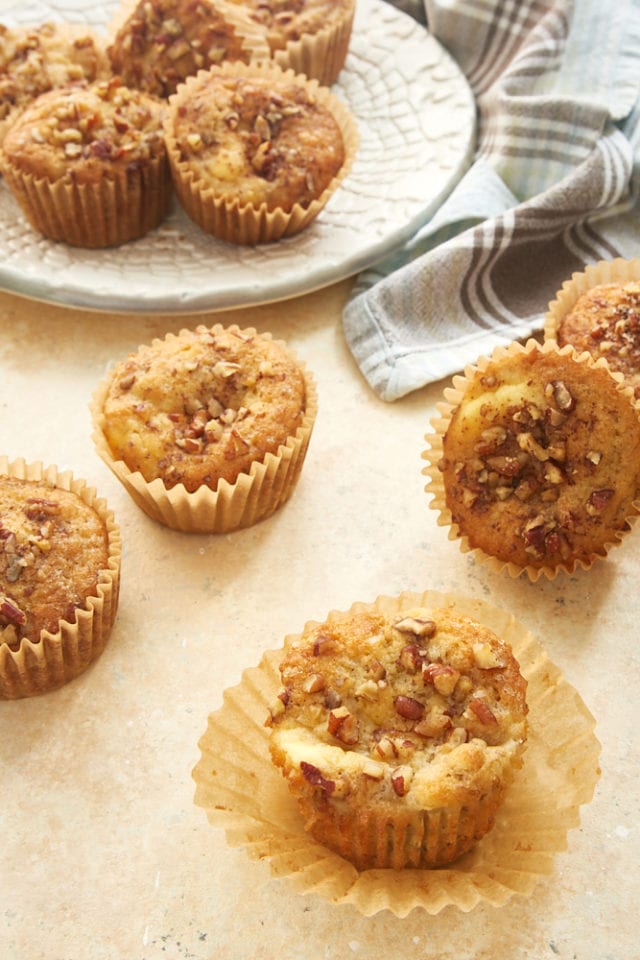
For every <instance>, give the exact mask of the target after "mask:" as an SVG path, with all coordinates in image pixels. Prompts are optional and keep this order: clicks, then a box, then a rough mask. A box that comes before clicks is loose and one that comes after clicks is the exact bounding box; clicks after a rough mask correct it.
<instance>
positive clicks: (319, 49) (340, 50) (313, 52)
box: [273, 3, 355, 86]
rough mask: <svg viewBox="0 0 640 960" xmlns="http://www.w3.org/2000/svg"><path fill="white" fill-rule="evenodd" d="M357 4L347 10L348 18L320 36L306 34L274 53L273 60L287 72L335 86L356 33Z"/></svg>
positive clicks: (320, 31) (323, 29)
mask: <svg viewBox="0 0 640 960" xmlns="http://www.w3.org/2000/svg"><path fill="white" fill-rule="evenodd" d="M354 15H355V3H352V4H350V5H348V6H347V7H346V8H345V11H344V16H343V17H342V18H341V19H340V20H339V21H336V22H335V23H333V24H330V25H328V26H325V27H323V28H322V29H320V30H318V31H317V33H303V34H302V36H301V37H300V38H299V39H298V40H291V41H290V42H289V43H287V45H286V46H285V47H284V49H282V50H274V51H273V59H274V61H275V62H276V63H277V64H279V65H280V66H281V67H283V68H284V69H292V70H293V71H294V72H295V73H299V74H304V75H305V76H307V77H309V79H310V80H317V81H318V83H321V84H323V85H324V86H331V84H332V83H334V82H335V81H336V80H337V79H338V76H339V74H340V71H341V70H342V68H343V66H344V63H345V60H346V59H347V53H348V52H349V43H350V41H351V34H352V31H353V18H354Z"/></svg>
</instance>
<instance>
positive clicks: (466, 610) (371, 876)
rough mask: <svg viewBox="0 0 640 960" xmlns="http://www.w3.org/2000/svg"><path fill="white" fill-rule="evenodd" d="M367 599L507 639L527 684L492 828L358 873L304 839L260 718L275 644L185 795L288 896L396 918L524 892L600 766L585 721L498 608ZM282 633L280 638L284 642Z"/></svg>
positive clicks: (223, 714)
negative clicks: (424, 611) (449, 852)
mask: <svg viewBox="0 0 640 960" xmlns="http://www.w3.org/2000/svg"><path fill="white" fill-rule="evenodd" d="M375 604H376V605H377V606H379V607H380V608H381V609H384V610H385V611H386V612H393V611H395V610H399V609H401V608H406V606H409V605H410V606H427V607H442V606H449V605H450V606H452V607H454V608H455V609H456V611H457V612H459V613H461V614H465V615H467V616H470V617H473V618H474V619H476V620H478V621H479V622H481V623H483V624H484V625H486V626H487V627H489V628H490V629H491V630H493V631H494V632H495V633H496V634H497V635H498V636H499V637H500V638H501V639H503V640H504V641H506V642H507V643H509V644H510V645H511V647H512V649H513V652H514V654H515V656H516V658H517V660H518V661H519V663H520V667H521V671H522V673H523V675H524V676H525V678H526V679H527V682H528V692H527V700H528V704H529V716H528V727H529V735H528V740H527V749H526V752H525V754H524V766H523V768H522V769H521V770H520V771H518V773H517V774H516V777H515V779H514V781H513V782H512V783H511V784H510V786H509V788H508V791H507V795H506V799H505V801H504V803H503V804H502V806H501V807H500V809H499V810H498V813H497V816H496V822H495V825H494V827H493V829H492V830H491V831H490V832H489V833H488V834H486V836H485V837H484V838H483V839H482V840H480V841H479V842H478V844H477V845H476V846H475V847H474V848H473V850H471V851H470V852H469V853H467V854H465V855H464V856H463V857H461V858H460V859H459V860H457V861H455V862H454V863H452V864H450V865H449V866H447V867H440V868H438V869H436V870H416V869H405V870H364V871H358V870H357V869H356V868H355V867H354V866H353V865H352V864H351V863H349V862H348V861H346V860H344V859H343V858H342V857H340V856H338V855H337V854H335V853H333V852H332V851H331V850H329V849H327V848H326V847H323V846H322V845H320V844H319V843H316V842H315V841H314V840H313V838H312V837H311V836H310V835H309V834H308V833H307V832H306V831H305V829H304V826H303V822H302V818H301V816H300V814H299V812H298V808H297V805H296V802H295V800H294V798H293V797H292V796H291V795H290V793H289V790H288V788H287V785H286V782H285V780H284V778H283V777H282V775H281V773H280V771H279V770H278V769H277V768H276V767H275V766H274V764H272V762H271V760H270V755H269V730H268V728H267V727H265V725H264V724H265V719H266V718H267V716H268V714H269V707H270V705H271V704H272V703H273V701H274V699H275V697H276V696H277V693H278V691H279V690H280V688H281V680H280V673H279V665H280V661H281V659H282V655H283V650H282V649H280V650H270V651H268V652H267V653H265V654H264V656H263V658H262V660H261V661H260V663H259V665H258V666H257V667H253V668H250V669H247V670H245V672H244V673H243V674H242V679H241V682H240V683H239V684H238V685H237V686H235V687H232V688H230V689H228V690H226V691H225V693H224V699H223V705H222V707H221V708H220V709H219V710H217V711H216V712H215V713H213V714H211V715H210V716H209V719H208V725H207V729H206V731H205V733H204V734H203V736H202V737H201V739H200V741H199V748H200V759H199V761H198V763H197V765H196V766H195V768H194V770H193V778H194V780H195V783H196V790H195V803H196V804H197V805H198V806H200V807H202V808H203V809H204V810H205V811H206V815H207V817H208V820H209V822H210V823H211V825H212V826H214V827H220V828H222V829H224V830H225V834H226V838H227V841H228V843H229V844H230V845H231V846H233V847H244V848H245V849H246V851H247V853H248V855H249V857H251V859H253V860H267V861H268V862H269V864H270V868H271V872H272V874H273V875H274V876H276V877H281V878H286V879H287V880H288V881H289V882H290V883H292V884H293V886H294V887H295V889H297V890H298V891H299V892H300V893H305V894H306V893H314V894H318V895H320V896H322V897H324V898H326V899H327V900H329V901H330V902H332V903H336V904H344V903H350V904H353V905H354V906H355V907H356V908H357V909H358V910H359V911H360V912H361V913H363V914H365V915H366V916H371V915H373V914H375V913H377V912H379V911H381V910H390V911H391V912H392V913H394V914H395V915H396V916H399V917H404V916H406V915H407V914H408V913H410V911H411V910H413V909H414V908H416V907H418V908H421V909H423V910H425V911H426V912H427V913H429V914H436V913H438V912H439V911H441V910H442V909H443V908H444V907H447V906H455V907H457V908H459V909H460V910H463V911H465V912H466V911H469V910H471V909H473V907H475V906H476V905H477V904H478V903H480V902H483V901H484V902H488V903H491V904H492V905H494V906H501V905H503V904H504V903H506V902H507V901H508V900H509V899H510V898H511V897H513V896H514V895H528V894H530V893H531V892H532V890H533V889H534V887H535V886H536V884H537V883H538V882H539V881H540V880H541V878H542V877H544V876H547V875H549V874H551V873H552V872H553V870H554V863H555V858H556V856H557V854H558V853H560V852H562V851H564V850H566V849H567V844H568V840H567V834H568V831H569V830H571V829H574V828H575V827H577V826H578V825H579V822H580V813H579V811H580V806H581V805H582V804H585V803H588V802H589V801H590V800H591V798H592V796H593V792H594V789H595V785H596V782H597V779H598V776H599V772H600V771H599V769H598V757H599V754H600V744H599V742H598V740H597V738H596V736H595V732H594V731H595V721H594V718H593V717H592V715H591V713H590V712H589V710H588V709H587V707H586V706H585V704H584V703H583V702H582V700H581V699H580V696H579V695H578V693H577V692H576V691H575V690H574V689H573V687H571V686H570V685H569V684H568V683H567V682H566V680H565V679H564V678H563V677H562V675H561V673H560V671H559V669H558V668H557V667H556V666H555V665H554V664H553V663H552V662H551V661H550V660H549V659H548V656H547V654H546V652H545V650H544V648H543V647H542V645H541V644H540V643H539V642H537V641H536V640H535V639H534V637H533V636H532V635H531V634H530V633H529V632H528V631H527V630H526V629H525V628H524V627H523V625H522V624H520V623H519V622H518V621H517V620H516V619H515V618H514V617H513V615H512V614H510V613H508V612H507V611H504V610H501V609H499V608H497V607H493V606H491V605H490V604H488V603H486V602H484V601H482V600H476V599H472V598H466V597H462V596H459V595H456V594H450V593H446V594H443V593H437V592H435V591H427V592H425V593H421V594H420V593H403V594H401V595H400V596H399V597H386V596H382V597H378V598H377V600H376V601H375ZM362 606H363V605H362V604H355V605H354V608H352V609H357V608H360V607H362ZM365 606H368V605H365ZM330 616H331V614H330ZM312 626H313V624H307V625H306V627H305V629H307V628H310V627H312ZM294 639H295V637H293V636H291V637H287V638H286V640H285V645H286V644H288V643H289V642H291V641H292V640H294Z"/></svg>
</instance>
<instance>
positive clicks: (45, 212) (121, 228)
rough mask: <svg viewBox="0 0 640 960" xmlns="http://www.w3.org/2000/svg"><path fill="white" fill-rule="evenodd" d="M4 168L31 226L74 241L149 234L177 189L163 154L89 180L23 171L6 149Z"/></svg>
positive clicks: (93, 243) (108, 242) (113, 241)
mask: <svg viewBox="0 0 640 960" xmlns="http://www.w3.org/2000/svg"><path fill="white" fill-rule="evenodd" d="M2 173H3V175H4V178H5V180H6V183H7V186H8V187H9V189H10V190H11V192H12V194H13V195H14V197H15V199H16V201H17V203H18V204H19V206H20V208H21V209H22V212H23V213H24V215H25V217H26V219H27V220H28V222H29V223H30V224H31V226H32V227H33V228H34V229H35V230H37V231H38V232H39V233H41V234H43V235H44V236H45V237H48V238H49V239H50V240H57V241H62V242H64V243H67V244H69V245H70V246H74V247H86V248H92V249H98V248H100V249H101V248H104V247H115V246H119V245H120V244H123V243H127V242H128V241H129V240H136V239H138V238H139V237H142V236H144V235H145V234H146V233H148V232H149V231H150V230H153V229H154V228H155V227H157V226H158V225H159V224H160V223H162V221H163V220H164V218H165V217H166V215H167V214H168V212H169V204H170V202H171V197H172V192H173V191H172V184H171V177H170V174H169V167H168V163H167V159H166V156H164V154H163V155H162V156H160V157H155V158H152V159H151V160H150V161H149V163H148V164H146V165H145V166H144V168H140V169H137V170H126V169H122V170H121V171H120V172H119V174H118V173H116V172H115V171H113V170H110V171H109V172H108V173H107V174H105V176H104V177H103V179H102V180H99V181H98V182H96V183H90V184H89V183H77V182H75V181H73V180H72V179H71V178H65V179H63V180H59V181H49V180H47V179H42V178H38V177H35V176H33V175H32V174H28V173H23V172H22V171H20V170H19V169H18V168H17V167H16V166H15V165H13V164H12V163H11V161H10V159H9V158H8V157H7V156H6V154H5V155H4V156H3V162H2Z"/></svg>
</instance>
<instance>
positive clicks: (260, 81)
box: [167, 71, 345, 211]
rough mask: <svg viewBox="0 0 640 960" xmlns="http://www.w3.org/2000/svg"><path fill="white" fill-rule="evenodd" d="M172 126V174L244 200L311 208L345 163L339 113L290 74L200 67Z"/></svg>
mask: <svg viewBox="0 0 640 960" xmlns="http://www.w3.org/2000/svg"><path fill="white" fill-rule="evenodd" d="M167 127H168V130H169V132H170V136H171V138H172V140H174V142H175V154H176V155H175V157H174V158H173V161H172V163H173V165H174V178H175V177H176V176H177V177H178V178H185V177H189V178H191V179H192V180H193V182H194V183H195V184H197V185H198V186H199V188H200V189H201V190H202V191H206V192H210V193H211V194H212V195H213V196H215V197H220V198H223V199H226V200H228V201H229V202H233V203H235V204H237V205H239V206H244V205H251V206H253V207H255V208H259V207H261V206H262V205H266V208H267V209H268V210H275V209H278V208H280V209H282V210H285V211H290V210H291V209H292V208H293V206H294V205H296V204H299V205H301V206H302V207H308V206H309V205H310V204H311V203H312V201H314V200H316V199H318V198H319V197H320V196H321V195H322V194H323V193H324V191H325V190H326V189H327V187H328V186H329V185H330V184H331V182H332V181H333V179H334V177H335V176H336V175H337V174H338V172H339V171H340V169H341V168H342V166H343V164H344V162H345V146H344V142H343V138H342V133H341V130H340V126H339V124H338V122H337V121H336V119H335V117H334V116H333V114H332V113H331V111H330V109H328V108H327V107H326V106H325V105H324V104H323V103H321V102H319V100H318V98H317V96H316V94H315V92H314V89H313V88H312V87H310V86H309V85H308V84H307V83H306V82H305V81H304V79H303V78H300V77H294V76H292V75H286V74H283V75H282V76H281V77H276V78H275V79H274V77H272V76H268V77H265V76H260V75H255V76H233V75H225V74H218V73H216V72H215V71H211V72H210V73H204V72H203V73H202V74H199V75H198V77H196V78H191V80H190V81H189V82H188V83H187V84H185V85H184V87H182V88H181V89H180V90H179V91H178V93H177V94H176V96H175V97H174V98H172V100H171V101H170V113H169V115H168V118H167ZM170 152H171V151H170Z"/></svg>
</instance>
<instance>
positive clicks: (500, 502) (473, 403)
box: [427, 341, 640, 576]
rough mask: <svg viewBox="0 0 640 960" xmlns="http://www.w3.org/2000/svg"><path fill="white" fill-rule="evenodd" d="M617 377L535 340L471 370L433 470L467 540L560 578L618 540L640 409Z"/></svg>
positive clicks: (632, 477)
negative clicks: (561, 574) (558, 573)
mask: <svg viewBox="0 0 640 960" xmlns="http://www.w3.org/2000/svg"><path fill="white" fill-rule="evenodd" d="M619 380H620V378H618V379H615V378H614V377H613V376H612V375H611V373H610V371H609V370H608V368H607V366H606V365H605V364H596V363H594V361H593V360H592V359H591V358H590V357H589V356H588V355H587V354H583V355H581V356H578V355H576V354H575V352H574V351H573V350H572V349H571V348H565V349H563V350H559V349H558V348H557V347H555V346H554V345H553V344H545V345H544V346H542V347H541V346H540V345H538V344H537V343H535V342H534V341H531V342H530V343H529V344H528V345H527V347H526V348H525V347H520V346H519V345H515V344H514V345H512V347H511V348H510V349H509V350H508V351H506V352H505V351H504V350H500V349H499V350H497V351H496V352H494V355H493V357H492V358H490V359H489V360H488V361H487V362H486V363H482V364H479V365H478V367H477V368H476V369H475V370H473V371H472V372H471V373H470V374H469V375H468V376H467V378H466V383H464V385H463V387H462V388H461V395H460V397H459V399H458V402H457V403H455V404H454V406H453V409H452V410H451V412H450V415H449V416H448V417H445V419H444V424H443V431H444V432H443V436H442V453H441V458H440V459H439V461H438V462H437V468H438V470H439V471H440V474H441V482H442V484H443V487H444V496H443V498H442V499H443V501H444V503H443V504H442V505H443V507H444V509H446V510H448V511H449V513H450V520H451V523H452V524H453V525H454V530H455V532H456V533H457V534H458V535H459V536H463V537H464V538H466V540H467V542H468V544H469V546H470V547H471V548H479V549H480V550H482V551H484V553H485V554H487V555H488V556H490V557H493V558H497V559H498V560H499V561H502V562H503V563H506V564H513V565H514V569H515V570H516V571H521V570H524V569H527V570H528V571H532V572H534V573H535V572H538V573H539V572H544V573H545V574H547V575H549V576H553V575H555V573H556V572H557V571H558V570H559V569H561V568H563V569H566V570H569V571H572V570H573V569H574V568H575V566H576V564H577V563H580V564H581V565H582V566H585V567H586V566H588V565H590V564H591V563H592V562H593V560H594V559H595V557H597V556H605V555H606V554H607V552H608V549H609V547H610V546H611V545H612V544H614V543H616V542H619V540H620V539H621V538H622V536H623V534H624V533H625V532H626V531H627V530H628V529H629V521H630V519H631V518H632V517H635V516H636V514H637V504H638V496H639V489H640V475H639V473H638V468H637V464H638V463H639V462H640V419H639V416H638V410H637V408H636V406H635V405H634V403H633V398H632V396H631V391H630V390H629V389H628V388H626V389H625V387H624V386H623V385H622V384H621V383H620V382H619ZM427 489H428V488H427Z"/></svg>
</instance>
